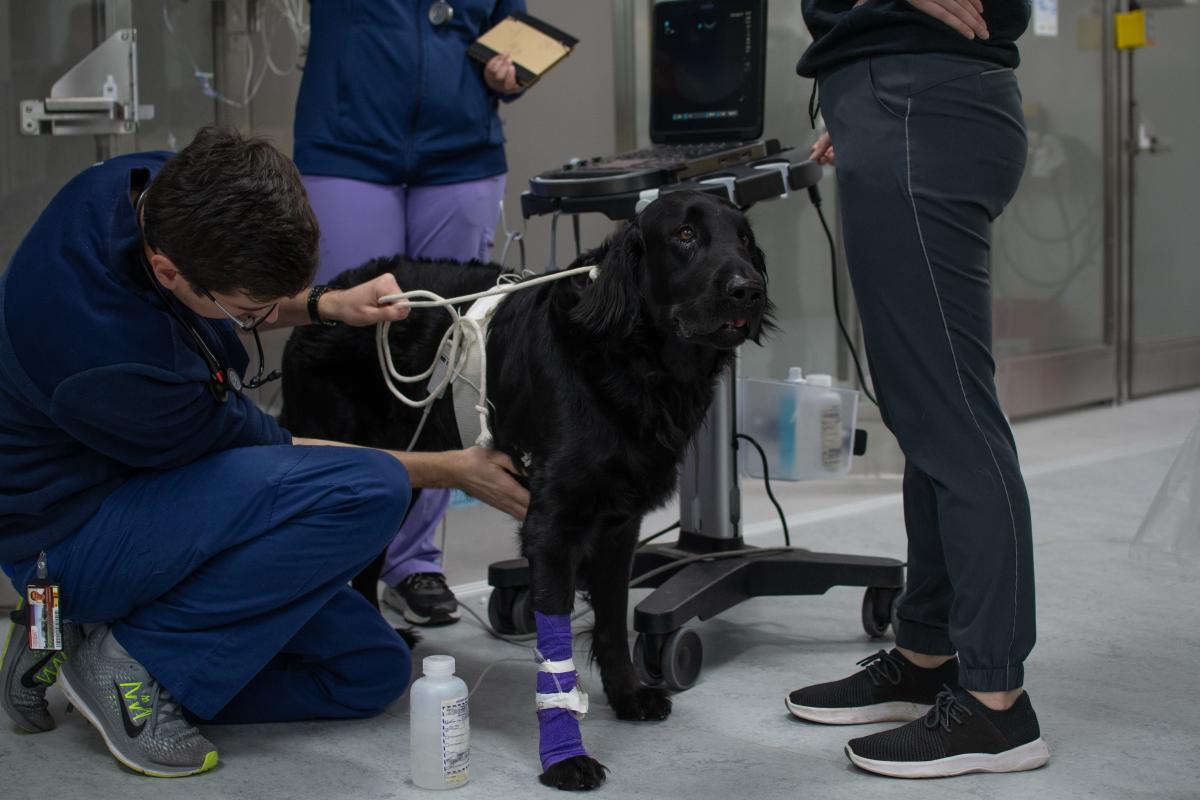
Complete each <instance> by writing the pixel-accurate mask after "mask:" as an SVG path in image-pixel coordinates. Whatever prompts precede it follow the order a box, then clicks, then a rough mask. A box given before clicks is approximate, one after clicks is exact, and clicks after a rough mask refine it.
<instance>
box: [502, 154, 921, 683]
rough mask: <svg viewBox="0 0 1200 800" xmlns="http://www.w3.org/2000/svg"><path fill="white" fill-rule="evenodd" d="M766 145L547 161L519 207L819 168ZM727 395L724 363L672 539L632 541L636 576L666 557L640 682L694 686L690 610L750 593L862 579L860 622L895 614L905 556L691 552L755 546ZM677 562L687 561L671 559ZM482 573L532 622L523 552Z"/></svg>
mask: <svg viewBox="0 0 1200 800" xmlns="http://www.w3.org/2000/svg"><path fill="white" fill-rule="evenodd" d="M772 150H773V151H774V154H773V155H769V156H767V157H765V158H761V159H758V160H755V161H750V162H748V163H744V164H740V165H733V166H730V167H727V168H724V169H720V170H718V171H716V172H715V173H713V174H711V175H708V176H698V177H695V178H693V179H691V180H687V181H682V182H674V183H666V184H665V185H647V182H648V181H653V180H654V179H655V178H657V179H662V180H670V176H669V175H657V176H655V175H650V176H647V175H646V174H643V173H637V174H629V175H625V176H622V175H619V174H618V175H602V176H599V179H597V178H596V177H592V178H589V179H587V180H586V181H584V182H582V183H576V184H570V182H569V180H568V176H565V175H564V174H563V170H555V171H551V172H549V173H543V174H542V175H541V176H538V177H536V178H534V179H533V180H532V181H531V182H530V186H531V189H530V191H527V192H525V193H524V194H523V195H522V197H521V210H522V213H523V215H524V216H525V218H526V219H528V218H529V217H532V216H540V215H546V214H562V213H566V214H571V215H577V214H582V213H601V214H604V215H605V216H607V217H608V218H609V219H613V220H628V219H632V218H633V217H634V216H635V215H636V214H637V213H638V212H639V211H640V210H641V208H642V207H644V205H645V204H647V203H650V202H653V201H654V200H655V199H656V198H657V197H659V196H661V195H663V194H666V193H669V192H676V191H683V190H692V191H700V192H707V193H710V194H715V195H719V196H721V197H725V198H727V199H728V200H729V201H730V202H732V203H733V204H734V205H736V206H738V207H740V208H742V209H746V208H749V207H750V206H752V205H754V204H755V203H757V202H760V201H763V200H769V199H773V198H778V197H787V196H788V195H789V194H790V193H791V192H794V191H799V190H801V189H807V188H808V187H811V186H815V185H816V184H817V182H818V181H819V180H820V179H821V174H822V169H821V167H820V166H819V165H818V164H816V163H814V162H812V161H809V160H806V159H804V158H803V157H802V156H796V155H793V154H792V153H791V152H789V151H787V150H783V149H780V148H778V147H777V146H776V147H774V148H772ZM569 172H570V170H568V174H569ZM548 181H549V182H548ZM597 189H600V190H601V191H596V190H597ZM735 403H736V379H735V375H734V374H733V371H732V370H731V371H730V372H727V373H726V374H725V375H724V376H723V377H722V378H721V379H720V381H719V383H718V385H717V388H716V394H715V397H714V399H713V404H712V406H711V408H710V409H709V411H708V417H707V420H706V423H705V425H704V426H703V427H702V428H701V431H700V433H699V434H698V435H697V437H696V440H695V441H694V443H693V446H692V447H691V448H689V450H688V453H687V455H686V457H685V460H684V464H683V468H682V471H681V474H680V481H679V506H680V532H679V538H678V541H676V542H675V543H673V544H664V545H646V546H643V547H640V548H639V549H638V550H637V552H636V554H635V556H634V564H633V576H634V581H637V578H638V576H640V575H644V574H646V573H647V572H649V571H651V570H655V569H657V568H660V567H666V569H664V570H662V571H661V572H658V573H656V574H655V575H653V576H651V577H650V578H649V579H647V580H644V581H642V582H640V583H639V584H638V585H639V586H649V587H656V588H655V591H654V592H653V593H651V594H650V595H649V596H648V597H646V598H644V599H643V600H642V601H641V602H640V603H638V605H637V606H636V608H635V609H634V621H633V627H634V630H636V631H637V634H638V635H637V641H636V643H635V645H634V653H633V661H634V666H635V667H636V668H637V670H638V672H639V675H640V676H641V678H642V680H643V681H644V682H645V683H646V684H647V685H652V686H653V685H659V686H664V687H666V688H669V689H673V690H676V691H680V690H684V689H688V688H690V687H691V686H692V685H693V684H694V683H695V682H696V679H697V678H698V676H699V674H700V668H701V662H702V650H701V643H700V637H699V636H698V635H697V634H696V632H695V631H694V630H691V629H685V628H684V627H683V626H684V625H685V624H686V623H688V622H689V621H690V620H692V619H697V618H698V619H701V620H706V619H709V618H711V617H714V616H716V615H717V614H719V613H721V612H722V611H725V610H726V609H728V608H731V607H733V606H735V605H737V604H738V603H740V602H742V601H743V600H748V599H749V598H751V597H766V596H772V597H778V596H784V595H809V594H813V595H815V594H823V593H825V592H826V591H827V590H828V589H829V588H830V587H833V586H863V587H867V590H866V593H865V596H864V598H863V606H862V622H863V627H864V629H865V630H866V632H867V633H868V634H869V635H870V636H873V637H878V636H882V635H883V634H884V633H885V632H886V630H887V628H888V625H889V624H892V621H893V615H894V613H895V606H896V600H897V599H898V597H899V594H900V591H901V589H902V588H903V585H904V564H903V563H902V562H899V561H896V560H894V559H890V558H874V557H869V556H854V555H839V554H834V553H818V552H812V551H809V550H804V549H800V548H796V549H793V550H791V551H789V552H785V553H776V554H772V555H756V554H745V555H738V556H731V557H725V558H710V559H703V558H700V559H697V557H698V556H700V557H703V556H704V555H708V554H716V553H721V552H723V551H730V550H742V549H751V548H748V547H747V545H746V544H745V542H744V541H743V539H742V534H741V492H740V489H739V487H738V473H737V458H736V453H735V451H736V448H737V440H736V439H735V438H734V435H735V433H736V431H735V420H736V419H737V414H736V413H735V411H736V407H735ZM679 562H684V563H682V564H680V565H679V567H678V568H677V569H670V565H673V564H676V563H679ZM488 583H489V584H491V585H492V586H493V587H494V590H493V592H492V596H491V599H490V601H489V604H488V616H489V619H490V621H491V623H492V626H493V627H494V628H495V629H496V630H497V631H498V632H501V633H506V634H515V633H530V632H533V631H534V630H535V629H536V626H535V623H534V617H533V602H532V597H531V592H530V589H529V568H528V564H527V562H526V561H525V559H523V558H518V559H512V560H508V561H501V562H497V563H494V564H492V565H491V566H490V567H489V569H488Z"/></svg>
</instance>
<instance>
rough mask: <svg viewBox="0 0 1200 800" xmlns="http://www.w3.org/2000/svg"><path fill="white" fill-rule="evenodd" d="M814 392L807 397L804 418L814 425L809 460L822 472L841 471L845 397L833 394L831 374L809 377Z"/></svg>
mask: <svg viewBox="0 0 1200 800" xmlns="http://www.w3.org/2000/svg"><path fill="white" fill-rule="evenodd" d="M808 384H809V386H810V387H812V390H811V391H810V392H809V393H808V394H807V395H806V404H807V406H808V408H807V409H805V416H806V417H807V418H808V419H809V420H811V421H812V423H813V428H812V430H813V433H814V434H815V436H814V439H815V441H814V442H813V444H814V445H815V447H814V452H813V453H812V454H811V456H810V458H811V459H812V462H813V463H814V466H815V467H816V468H817V469H818V470H819V471H823V472H835V473H836V472H841V470H842V465H843V462H844V458H845V457H844V455H843V452H842V442H843V439H844V431H843V426H842V397H841V395H839V394H838V393H837V392H835V391H833V376H832V375H809V376H808Z"/></svg>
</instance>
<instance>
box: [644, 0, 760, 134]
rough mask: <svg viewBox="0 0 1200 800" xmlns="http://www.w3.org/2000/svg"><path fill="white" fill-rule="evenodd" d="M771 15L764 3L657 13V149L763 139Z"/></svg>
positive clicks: (675, 6) (653, 86)
mask: <svg viewBox="0 0 1200 800" xmlns="http://www.w3.org/2000/svg"><path fill="white" fill-rule="evenodd" d="M766 11H767V9H766V0H718V1H716V2H700V0H672V1H670V2H660V3H657V4H656V5H655V6H654V23H653V24H654V31H653V37H652V41H653V46H652V50H653V52H652V54H651V60H652V75H651V79H650V132H651V137H650V138H651V139H652V140H653V141H655V142H664V141H665V142H682V141H689V140H690V141H726V140H729V141H738V140H747V139H755V138H757V137H759V136H761V135H762V113H763V112H762V107H763V94H764V91H763V89H764V80H765V78H764V70H765V66H766V41H765V38H766V22H767V20H766Z"/></svg>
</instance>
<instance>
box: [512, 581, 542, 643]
mask: <svg viewBox="0 0 1200 800" xmlns="http://www.w3.org/2000/svg"><path fill="white" fill-rule="evenodd" d="M512 621H513V627H514V628H516V632H517V633H537V618H535V617H534V616H533V592H531V591H530V590H529V589H520V590H519V591H518V592H517V597H516V599H515V600H514V601H513V605H512Z"/></svg>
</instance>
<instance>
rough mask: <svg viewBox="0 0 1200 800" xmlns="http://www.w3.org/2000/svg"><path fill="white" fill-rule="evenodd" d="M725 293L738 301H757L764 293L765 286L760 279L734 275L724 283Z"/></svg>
mask: <svg viewBox="0 0 1200 800" xmlns="http://www.w3.org/2000/svg"><path fill="white" fill-rule="evenodd" d="M725 293H726V294H728V295H729V296H730V297H731V298H733V299H734V300H737V301H738V302H739V303H759V302H762V299H763V295H764V294H765V293H766V287H765V286H763V284H762V281H757V280H754V279H752V278H745V277H742V276H741V275H734V276H733V277H732V278H730V279H729V281H728V282H727V283H726V284H725Z"/></svg>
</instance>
